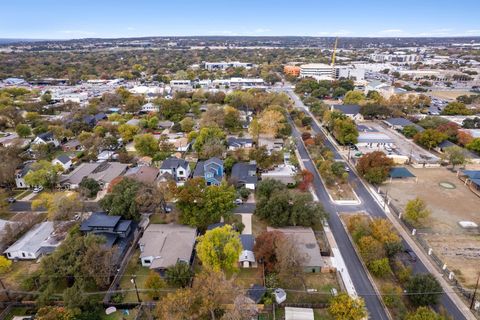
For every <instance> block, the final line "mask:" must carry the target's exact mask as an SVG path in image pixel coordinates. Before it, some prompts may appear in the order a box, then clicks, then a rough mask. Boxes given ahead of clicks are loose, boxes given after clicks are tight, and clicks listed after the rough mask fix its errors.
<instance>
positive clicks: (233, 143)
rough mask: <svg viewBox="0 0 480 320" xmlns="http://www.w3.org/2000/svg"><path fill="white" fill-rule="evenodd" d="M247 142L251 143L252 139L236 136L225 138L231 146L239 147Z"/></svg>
mask: <svg viewBox="0 0 480 320" xmlns="http://www.w3.org/2000/svg"><path fill="white" fill-rule="evenodd" d="M247 143H253V140H252V139H250V138H236V137H230V138H228V139H227V144H228V145H229V146H231V147H236V148H240V147H243V146H244V145H245V144H247Z"/></svg>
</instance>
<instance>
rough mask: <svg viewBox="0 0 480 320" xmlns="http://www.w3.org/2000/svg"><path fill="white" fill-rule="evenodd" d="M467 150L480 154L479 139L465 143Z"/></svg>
mask: <svg viewBox="0 0 480 320" xmlns="http://www.w3.org/2000/svg"><path fill="white" fill-rule="evenodd" d="M467 149H468V150H472V151H474V152H477V153H480V138H474V139H473V140H472V141H470V142H469V143H467Z"/></svg>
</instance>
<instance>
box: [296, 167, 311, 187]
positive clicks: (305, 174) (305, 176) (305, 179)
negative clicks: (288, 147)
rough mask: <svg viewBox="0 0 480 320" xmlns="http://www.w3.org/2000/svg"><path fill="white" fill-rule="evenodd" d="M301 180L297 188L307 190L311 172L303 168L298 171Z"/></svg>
mask: <svg viewBox="0 0 480 320" xmlns="http://www.w3.org/2000/svg"><path fill="white" fill-rule="evenodd" d="M300 177H301V181H300V183H299V185H298V188H299V189H300V190H302V191H307V190H308V188H309V187H310V186H311V185H312V183H313V173H311V172H310V171H308V170H306V169H304V170H302V171H301V172H300Z"/></svg>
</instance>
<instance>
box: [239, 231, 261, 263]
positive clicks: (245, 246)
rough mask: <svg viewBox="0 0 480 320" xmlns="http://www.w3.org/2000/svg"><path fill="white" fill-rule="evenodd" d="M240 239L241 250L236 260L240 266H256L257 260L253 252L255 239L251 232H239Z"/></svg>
mask: <svg viewBox="0 0 480 320" xmlns="http://www.w3.org/2000/svg"><path fill="white" fill-rule="evenodd" d="M240 241H241V243H242V252H241V253H240V256H239V258H238V262H239V264H240V267H241V268H256V267H257V260H256V259H255V254H254V253H253V246H254V242H255V239H254V238H253V235H251V234H241V235H240Z"/></svg>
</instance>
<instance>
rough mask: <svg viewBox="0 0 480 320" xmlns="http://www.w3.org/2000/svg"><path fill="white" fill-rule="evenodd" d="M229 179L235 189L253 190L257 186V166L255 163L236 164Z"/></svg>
mask: <svg viewBox="0 0 480 320" xmlns="http://www.w3.org/2000/svg"><path fill="white" fill-rule="evenodd" d="M231 179H232V180H233V181H234V183H235V185H236V187H237V188H238V187H245V188H247V189H250V190H255V188H256V186H257V181H258V178H257V165H256V164H255V163H246V162H238V163H235V164H234V165H233V167H232V174H231Z"/></svg>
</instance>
